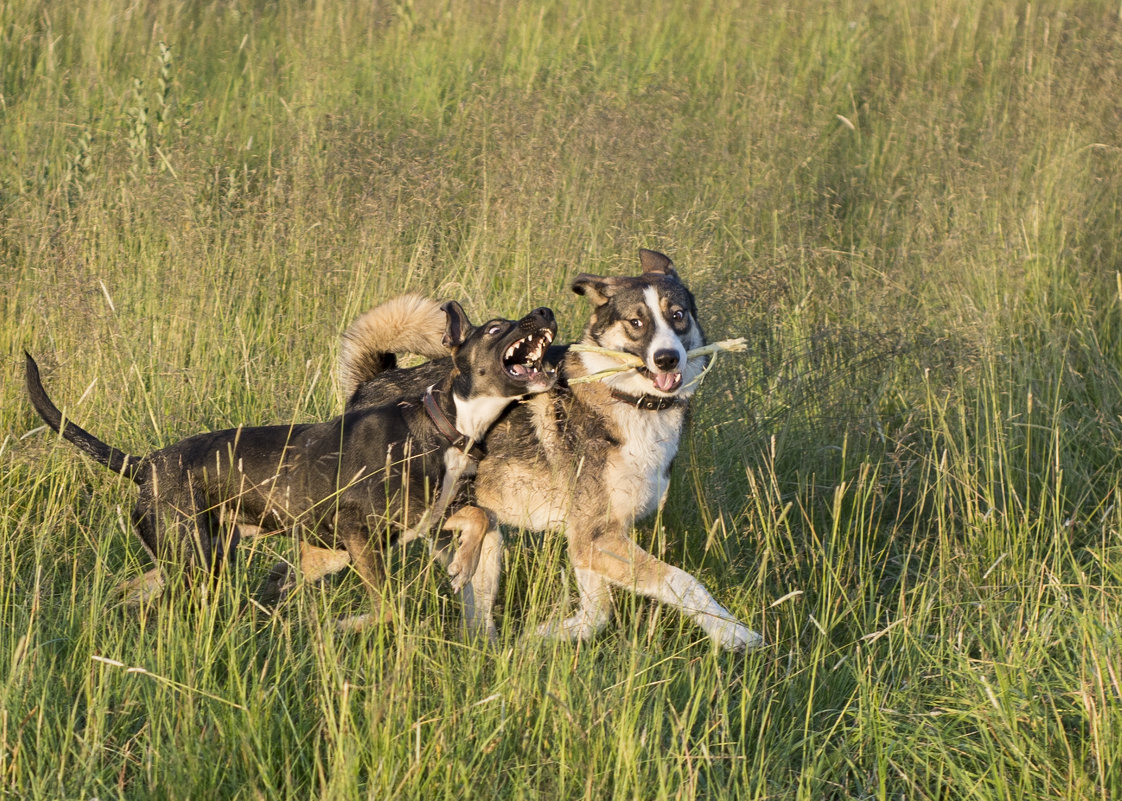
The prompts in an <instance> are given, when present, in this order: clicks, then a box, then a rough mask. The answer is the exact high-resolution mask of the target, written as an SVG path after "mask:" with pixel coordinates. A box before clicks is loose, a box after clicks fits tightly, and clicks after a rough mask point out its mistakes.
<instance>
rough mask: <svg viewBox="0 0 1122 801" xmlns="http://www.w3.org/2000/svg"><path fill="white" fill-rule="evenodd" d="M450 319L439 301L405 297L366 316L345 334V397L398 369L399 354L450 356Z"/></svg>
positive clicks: (341, 366)
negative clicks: (447, 338) (446, 339)
mask: <svg viewBox="0 0 1122 801" xmlns="http://www.w3.org/2000/svg"><path fill="white" fill-rule="evenodd" d="M447 320H448V316H447V315H446V314H445V313H444V311H443V309H441V308H440V304H439V303H437V302H436V301H435V300H430V299H429V298H425V297H421V296H420V295H402V296H400V297H397V298H394V299H393V300H387V301H386V302H385V303H383V304H382V305H380V306H375V307H374V308H373V309H371V310H370V311H368V312H365V313H363V314H362V315H360V316H359V317H358V319H356V320H355V321H354V322H353V323H351V325H350V327H349V328H347V330H346V331H344V332H343V342H342V346H341V347H340V349H339V388H340V389H341V390H342V392H343V397H344V398H349V397H350V396H351V395H352V394H354V391H355V389H357V388H358V385H359V384H361V383H362V382H363V381H368V380H370V379H371V378H373V377H374V376H376V375H378V373H381V372H383V371H385V370H390V369H392V368H394V367H396V366H397V358H396V356H395V354H398V353H415V354H416V355H418V356H423V357H425V358H426V359H439V358H441V357H444V356H447V355H448V353H449V351H448V348H447V347H445V345H444V344H443V339H444V331H445V328H446V327H447Z"/></svg>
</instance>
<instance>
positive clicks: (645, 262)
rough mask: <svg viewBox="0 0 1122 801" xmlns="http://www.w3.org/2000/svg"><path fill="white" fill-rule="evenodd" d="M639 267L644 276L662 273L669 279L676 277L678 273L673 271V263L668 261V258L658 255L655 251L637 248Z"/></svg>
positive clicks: (662, 254)
mask: <svg viewBox="0 0 1122 801" xmlns="http://www.w3.org/2000/svg"><path fill="white" fill-rule="evenodd" d="M639 266H640V267H642V268H643V274H644V275H646V274H647V273H662V274H663V275H668V276H670V277H671V278H677V277H678V272H677V271H676V270H675V269H674V262H672V261H670V257H669V256H667V255H666V254H664V253H659V252H658V251H657V250H647V249H646V248H639Z"/></svg>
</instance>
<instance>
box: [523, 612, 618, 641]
mask: <svg viewBox="0 0 1122 801" xmlns="http://www.w3.org/2000/svg"><path fill="white" fill-rule="evenodd" d="M601 628H603V626H602V625H597V623H596V621H595V620H593V619H591V618H589V617H588V616H587V615H581V614H576V615H573V616H572V617H567V618H565V619H564V620H561V621H550V622H549V623H542V624H541V625H540V626H538V628H537V630H536V634H537V636H539V637H542V638H544V639H547V640H571V641H578V640H579V641H583V640H590V639H592V637H593V636H594V635H595V634H596V632H598V631H599V630H600V629H601Z"/></svg>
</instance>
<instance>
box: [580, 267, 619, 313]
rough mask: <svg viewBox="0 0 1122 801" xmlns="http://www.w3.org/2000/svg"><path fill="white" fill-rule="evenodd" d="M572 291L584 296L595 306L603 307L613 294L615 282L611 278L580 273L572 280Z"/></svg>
mask: <svg viewBox="0 0 1122 801" xmlns="http://www.w3.org/2000/svg"><path fill="white" fill-rule="evenodd" d="M573 291H574V292H576V293H577V294H578V295H584V296H585V297H586V298H588V299H589V300H591V301H592V302H593V303H595V304H596V305H597V306H603V305H604V304H605V303H607V302H608V298H610V297H611V296H612V295H614V294H615V292H616V282H615V279H613V278H604V277H603V276H599V275H592V274H590V273H581V274H580V275H578V276H577V277H576V278H574V279H573Z"/></svg>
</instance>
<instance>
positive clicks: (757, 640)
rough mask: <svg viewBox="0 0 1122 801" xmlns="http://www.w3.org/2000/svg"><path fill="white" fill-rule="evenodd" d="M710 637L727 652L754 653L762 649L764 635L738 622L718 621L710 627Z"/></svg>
mask: <svg viewBox="0 0 1122 801" xmlns="http://www.w3.org/2000/svg"><path fill="white" fill-rule="evenodd" d="M708 632H709V636H710V637H712V638H713V640H714V641H715V642H716V643H717V645H719V646H721V647H722V648H724V649H725V650H726V651H738V652H739V651H754V650H756V649H757V648H762V647H763V644H764V638H763V635H762V634H759V633H758V632H755V631H752V629H750V628H748V627H747V626H745V625H743V624H742V623H739V622H738V621H736V620H730V619H718V620H717V621H716V622H714V623H712V624H710V625H709V626H708Z"/></svg>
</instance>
